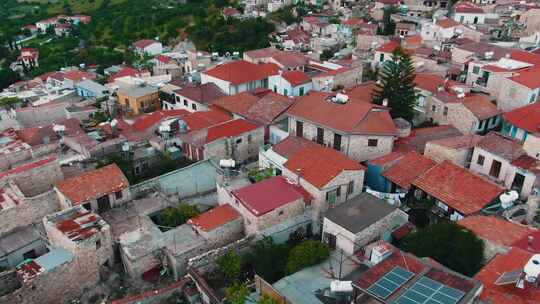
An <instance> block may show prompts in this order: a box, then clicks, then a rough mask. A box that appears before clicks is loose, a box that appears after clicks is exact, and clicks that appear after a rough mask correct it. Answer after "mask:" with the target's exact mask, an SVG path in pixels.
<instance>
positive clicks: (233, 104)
mask: <svg viewBox="0 0 540 304" xmlns="http://www.w3.org/2000/svg"><path fill="white" fill-rule="evenodd" d="M259 99H260V98H259V97H258V96H256V95H254V94H252V93H251V92H241V93H238V94H235V95H229V96H223V97H221V98H217V99H215V100H214V102H213V103H212V104H213V105H214V106H217V107H220V108H222V109H224V110H226V111H228V112H230V113H237V114H240V113H247V112H248V111H249V108H251V107H252V106H253V105H254V104H255V103H256V102H257V101H258V100H259Z"/></svg>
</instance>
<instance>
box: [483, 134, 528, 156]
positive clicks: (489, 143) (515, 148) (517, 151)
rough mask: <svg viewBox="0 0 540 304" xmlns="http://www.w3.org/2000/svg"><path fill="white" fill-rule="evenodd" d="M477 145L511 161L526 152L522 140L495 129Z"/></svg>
mask: <svg viewBox="0 0 540 304" xmlns="http://www.w3.org/2000/svg"><path fill="white" fill-rule="evenodd" d="M476 146H477V147H479V148H482V149H483V150H485V151H487V152H489V153H493V154H495V155H497V156H499V157H502V158H504V159H506V160H508V161H510V162H511V161H513V160H515V159H517V158H518V157H520V156H521V155H523V154H525V150H523V147H522V145H521V142H520V141H518V140H516V139H513V138H511V137H509V136H506V135H503V134H501V133H498V132H493V131H492V132H489V133H488V134H487V135H485V136H484V137H482V139H480V140H479V141H478V143H477V144H476Z"/></svg>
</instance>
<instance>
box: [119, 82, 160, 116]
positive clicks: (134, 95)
mask: <svg viewBox="0 0 540 304" xmlns="http://www.w3.org/2000/svg"><path fill="white" fill-rule="evenodd" d="M116 94H117V98H118V103H119V106H120V108H121V110H122V111H123V112H124V113H126V114H129V115H139V114H141V113H143V112H148V111H153V110H157V109H160V108H161V105H160V101H159V92H158V89H157V88H155V87H151V86H135V87H121V88H120V89H119V90H118V91H117V92H116Z"/></svg>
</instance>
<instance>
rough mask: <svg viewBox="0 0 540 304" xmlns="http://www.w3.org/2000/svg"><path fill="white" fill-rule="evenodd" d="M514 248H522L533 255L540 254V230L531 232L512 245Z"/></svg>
mask: <svg viewBox="0 0 540 304" xmlns="http://www.w3.org/2000/svg"><path fill="white" fill-rule="evenodd" d="M512 247H517V248H521V249H523V250H525V251H528V252H532V253H538V252H540V230H538V229H536V230H533V231H531V232H530V233H528V234H527V235H526V236H524V237H523V238H521V239H519V240H517V241H516V242H515V243H514V244H512Z"/></svg>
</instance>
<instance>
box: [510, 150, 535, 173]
mask: <svg viewBox="0 0 540 304" xmlns="http://www.w3.org/2000/svg"><path fill="white" fill-rule="evenodd" d="M511 164H512V165H513V166H515V167H518V168H520V169H523V170H526V171H529V172H532V173H534V174H540V160H538V159H536V158H534V157H530V156H529V155H527V154H523V155H521V156H520V157H518V158H516V159H515V160H514V161H512V162H511Z"/></svg>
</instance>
